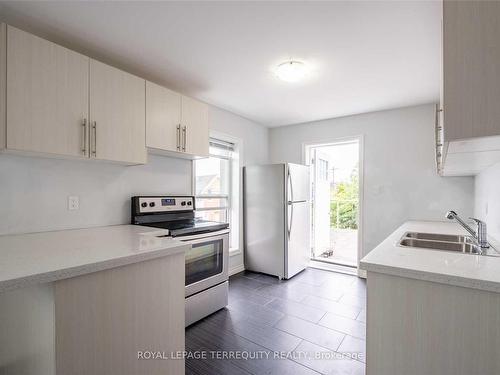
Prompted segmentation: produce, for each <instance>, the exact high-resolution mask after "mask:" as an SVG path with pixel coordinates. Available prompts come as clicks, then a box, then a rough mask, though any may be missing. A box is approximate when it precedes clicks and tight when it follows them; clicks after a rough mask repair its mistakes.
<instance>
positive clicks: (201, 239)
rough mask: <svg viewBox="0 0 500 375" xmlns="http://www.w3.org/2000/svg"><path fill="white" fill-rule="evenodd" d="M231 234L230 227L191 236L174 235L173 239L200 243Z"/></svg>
mask: <svg viewBox="0 0 500 375" xmlns="http://www.w3.org/2000/svg"><path fill="white" fill-rule="evenodd" d="M226 234H229V229H223V230H218V231H217V232H206V233H201V234H193V235H189V236H179V237H172V239H174V240H177V241H181V242H190V243H198V242H204V241H206V240H208V239H210V240H215V239H217V238H222V236H224V235H226Z"/></svg>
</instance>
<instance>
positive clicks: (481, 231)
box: [469, 217, 490, 248]
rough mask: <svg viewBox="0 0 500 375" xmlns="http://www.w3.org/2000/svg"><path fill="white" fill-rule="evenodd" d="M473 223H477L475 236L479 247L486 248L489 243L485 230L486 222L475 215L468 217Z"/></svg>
mask: <svg viewBox="0 0 500 375" xmlns="http://www.w3.org/2000/svg"><path fill="white" fill-rule="evenodd" d="M469 219H471V220H472V221H473V222H474V223H476V225H477V229H476V236H477V242H478V243H479V246H481V248H488V247H490V245H489V244H488V234H487V232H486V223H485V222H484V221H482V220H479V219H476V218H475V217H470V218H469Z"/></svg>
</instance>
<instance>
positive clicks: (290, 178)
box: [286, 168, 293, 202]
mask: <svg viewBox="0 0 500 375" xmlns="http://www.w3.org/2000/svg"><path fill="white" fill-rule="evenodd" d="M286 179H287V185H288V186H290V199H288V201H291V202H293V182H292V174H291V173H290V168H287V175H286Z"/></svg>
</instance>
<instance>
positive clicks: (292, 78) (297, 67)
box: [276, 60, 308, 82]
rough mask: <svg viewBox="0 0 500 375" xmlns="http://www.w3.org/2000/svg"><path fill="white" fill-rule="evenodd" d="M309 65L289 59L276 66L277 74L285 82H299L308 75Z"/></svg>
mask: <svg viewBox="0 0 500 375" xmlns="http://www.w3.org/2000/svg"><path fill="white" fill-rule="evenodd" d="M307 73H308V69H307V65H306V64H304V63H303V62H301V61H296V60H289V61H285V62H284V63H281V64H279V65H278V66H277V67H276V76H277V77H278V78H279V79H281V80H282V81H285V82H298V81H300V80H302V79H304V78H305V77H306V75H307Z"/></svg>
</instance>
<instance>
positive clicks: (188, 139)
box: [181, 96, 209, 156]
mask: <svg viewBox="0 0 500 375" xmlns="http://www.w3.org/2000/svg"><path fill="white" fill-rule="evenodd" d="M181 123H182V139H183V149H184V148H185V150H184V151H185V152H187V153H188V154H192V155H196V156H208V142H209V130H208V105H206V104H205V103H202V102H199V101H197V100H194V99H191V98H188V97H186V96H183V97H182V119H181Z"/></svg>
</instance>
